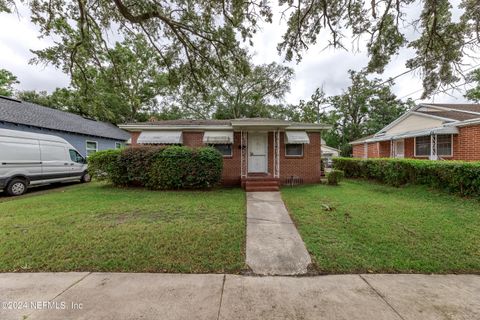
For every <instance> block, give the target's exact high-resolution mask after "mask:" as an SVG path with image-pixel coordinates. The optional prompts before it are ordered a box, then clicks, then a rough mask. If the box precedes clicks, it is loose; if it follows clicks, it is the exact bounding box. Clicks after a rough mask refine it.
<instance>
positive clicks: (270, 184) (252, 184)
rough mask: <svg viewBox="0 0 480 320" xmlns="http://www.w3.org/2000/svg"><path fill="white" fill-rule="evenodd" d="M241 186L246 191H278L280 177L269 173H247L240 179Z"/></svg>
mask: <svg viewBox="0 0 480 320" xmlns="http://www.w3.org/2000/svg"><path fill="white" fill-rule="evenodd" d="M242 187H243V188H244V189H245V191H247V192H261V191H279V190H280V179H278V178H274V177H272V176H271V175H266V174H263V175H260V174H259V175H249V176H248V177H246V178H243V179H242Z"/></svg>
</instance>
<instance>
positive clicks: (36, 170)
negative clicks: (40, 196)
mask: <svg viewBox="0 0 480 320" xmlns="http://www.w3.org/2000/svg"><path fill="white" fill-rule="evenodd" d="M41 174H42V164H41V158H40V146H39V142H38V140H35V139H27V138H17V137H11V136H0V178H5V179H6V178H9V177H12V176H14V175H22V176H26V177H27V178H29V179H31V178H32V177H35V176H40V175H41Z"/></svg>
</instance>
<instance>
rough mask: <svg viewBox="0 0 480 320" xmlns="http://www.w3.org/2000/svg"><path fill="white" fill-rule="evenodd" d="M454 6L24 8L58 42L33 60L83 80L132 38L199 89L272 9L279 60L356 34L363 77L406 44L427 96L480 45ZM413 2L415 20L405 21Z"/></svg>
mask: <svg viewBox="0 0 480 320" xmlns="http://www.w3.org/2000/svg"><path fill="white" fill-rule="evenodd" d="M17 2H22V0H0V11H12V10H13V9H14V7H15V4H16V3H17ZM26 3H27V2H26ZM459 3H460V6H459V8H458V10H460V11H461V16H460V18H459V19H458V20H454V19H453V18H452V11H453V9H452V5H451V3H450V1H448V0H372V1H360V0H329V1H326V0H296V1H293V0H278V1H277V3H276V4H275V7H274V4H273V3H269V2H268V1H265V0H252V1H237V0H195V1H193V0H164V1H158V0H141V1H137V0H112V1H102V0H33V1H30V2H28V5H29V6H30V8H31V11H32V21H33V22H34V23H35V24H37V25H38V26H39V27H40V32H41V35H42V36H48V35H53V36H54V38H55V39H56V43H57V44H56V45H54V46H52V47H51V48H48V49H46V50H42V51H37V52H36V53H37V54H38V57H39V61H44V62H48V63H52V64H54V65H55V66H58V67H61V68H63V70H64V71H65V72H68V73H70V74H72V75H73V74H76V73H80V74H81V75H82V76H83V77H85V78H86V77H88V74H87V72H86V70H85V65H86V64H92V65H96V67H97V68H101V61H102V59H99V57H101V56H104V57H107V58H108V50H109V48H108V47H109V46H110V45H111V43H110V41H109V39H110V38H112V37H119V38H123V37H127V36H129V35H131V34H135V35H142V36H143V37H144V38H145V39H147V40H148V41H149V43H150V45H151V48H152V50H154V52H155V55H156V56H158V57H159V58H160V59H162V63H163V64H164V65H165V67H166V68H167V69H168V70H169V71H170V72H175V73H177V74H179V75H180V77H179V79H181V80H182V81H191V82H193V83H195V84H196V85H197V86H198V88H199V89H202V88H205V87H204V86H202V84H204V83H205V82H203V81H201V79H208V78H209V77H211V78H215V77H221V76H222V75H224V74H225V72H228V71H227V69H226V68H225V67H224V65H225V61H233V62H236V63H238V65H241V60H243V59H245V55H244V54H243V51H242V50H240V49H239V43H238V42H239V39H241V38H243V40H249V39H251V37H252V35H253V34H254V33H255V32H256V31H257V30H258V28H259V26H260V25H261V22H262V21H266V22H272V17H273V10H278V11H281V13H282V17H283V18H284V19H285V21H286V23H287V24H288V28H287V31H286V32H285V34H284V35H283V40H282V41H281V43H279V44H278V50H279V52H280V53H281V54H283V55H284V56H285V58H286V59H287V60H292V59H301V57H302V55H303V54H304V53H305V52H306V50H308V48H309V47H310V46H312V45H314V44H316V43H317V42H318V41H319V39H320V38H324V35H327V36H328V39H329V44H330V45H331V46H333V47H336V48H346V47H348V46H347V44H346V43H345V41H348V39H352V38H353V39H359V38H362V39H366V41H367V47H368V54H369V56H370V62H369V63H368V66H367V69H368V71H370V72H382V71H383V70H384V68H385V66H386V65H387V64H388V63H389V61H390V59H391V57H392V56H394V55H395V54H396V53H398V52H399V50H400V49H401V48H403V47H409V48H411V49H413V51H414V52H415V56H414V57H413V58H412V59H410V60H408V62H407V67H408V68H409V69H410V70H416V71H417V72H419V74H420V75H421V76H422V78H423V86H424V89H425V92H424V96H428V95H430V94H432V93H434V92H435V90H437V89H438V88H439V87H445V86H449V85H452V84H453V83H455V82H457V81H458V80H459V77H461V76H462V73H461V67H462V61H463V60H464V57H465V54H466V51H468V50H470V51H469V52H474V51H475V50H476V49H477V48H478V45H479V43H480V2H479V1H478V0H459ZM418 5H420V7H421V8H422V9H421V13H420V15H419V17H418V19H417V18H415V19H413V18H412V17H410V16H407V15H406V12H407V11H408V10H409V9H410V8H412V7H413V6H418ZM409 24H411V25H413V26H414V27H415V29H416V30H417V33H416V38H414V39H409V38H408V37H407V36H406V34H405V32H407V31H406V30H407V29H406V28H404V25H409ZM321 32H325V33H324V34H321ZM472 49H473V51H472ZM99 61H100V62H99Z"/></svg>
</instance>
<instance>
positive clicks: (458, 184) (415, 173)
mask: <svg viewBox="0 0 480 320" xmlns="http://www.w3.org/2000/svg"><path fill="white" fill-rule="evenodd" d="M333 163H334V167H335V169H339V170H342V171H344V172H345V176H346V177H347V178H365V179H373V180H377V181H380V182H383V183H386V184H389V185H392V186H397V187H398V186H402V185H405V184H421V185H427V186H430V187H434V188H438V189H442V190H446V191H448V192H452V193H457V194H460V195H464V196H480V163H478V162H463V161H430V160H415V159H353V158H335V159H334V160H333Z"/></svg>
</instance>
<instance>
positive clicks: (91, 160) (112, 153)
mask: <svg viewBox="0 0 480 320" xmlns="http://www.w3.org/2000/svg"><path fill="white" fill-rule="evenodd" d="M121 152H122V150H120V149H114V150H102V151H98V152H95V153H94V154H92V155H90V156H89V157H88V158H87V161H88V172H89V173H90V175H91V176H92V178H94V179H96V180H99V181H103V180H110V181H112V182H114V183H115V184H122V183H121V182H122V178H123V176H124V175H125V170H122V167H121V166H120V155H121Z"/></svg>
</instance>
